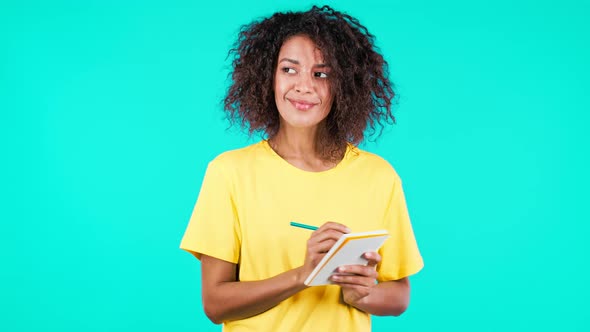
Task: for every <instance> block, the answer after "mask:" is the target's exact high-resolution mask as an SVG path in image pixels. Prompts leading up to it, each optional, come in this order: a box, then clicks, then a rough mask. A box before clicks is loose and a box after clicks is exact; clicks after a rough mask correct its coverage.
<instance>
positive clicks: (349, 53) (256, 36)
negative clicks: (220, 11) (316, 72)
mask: <svg viewBox="0 0 590 332" xmlns="http://www.w3.org/2000/svg"><path fill="white" fill-rule="evenodd" d="M297 35H304V36H307V37H309V38H310V39H311V40H312V41H313V42H314V43H315V44H316V45H317V46H318V48H319V49H320V50H321V52H322V55H323V58H324V59H325V61H326V63H327V64H328V65H329V66H330V68H331V71H330V78H329V82H330V87H331V91H332V95H333V96H334V101H333V104H332V109H331V110H330V113H329V114H328V116H327V117H326V119H325V126H324V127H323V128H321V130H320V131H318V135H320V137H318V139H317V140H316V151H317V152H318V153H319V154H320V156H322V157H323V158H325V159H326V160H336V159H338V158H339V157H341V156H342V151H343V147H345V146H346V145H347V144H348V143H350V144H353V145H358V144H360V143H361V142H362V141H363V139H364V138H365V130H366V129H367V127H369V128H371V131H372V132H373V133H374V132H375V129H376V127H377V126H380V128H383V123H384V122H385V123H395V117H394V116H393V114H392V111H391V106H392V102H393V100H394V99H393V98H394V97H395V93H394V91H393V84H392V83H391V82H390V81H389V77H388V76H389V73H388V65H387V62H386V61H385V60H384V59H383V56H382V55H381V54H379V53H378V52H377V51H376V47H375V45H374V40H375V37H374V36H373V35H372V34H370V33H369V32H368V30H367V28H365V27H364V26H363V25H361V24H360V23H359V21H358V20H357V19H356V18H353V17H351V16H349V15H347V14H345V13H341V12H338V11H336V10H334V9H332V8H330V7H328V6H323V7H321V8H319V7H316V6H313V7H312V8H311V9H310V10H309V11H306V12H295V13H294V12H285V13H275V14H274V15H272V16H271V17H269V18H265V19H263V20H261V21H254V22H252V23H250V24H247V25H244V26H242V27H241V29H240V33H239V37H238V39H237V41H236V42H235V44H234V47H233V48H232V49H231V50H230V51H229V54H228V56H229V57H230V58H231V59H232V68H233V71H232V72H231V83H230V86H229V88H228V91H227V94H226V96H225V98H224V110H225V111H226V112H227V115H228V118H229V120H230V122H231V123H240V124H241V126H242V128H245V129H248V132H249V134H250V135H252V133H254V132H258V133H262V134H266V135H267V137H269V138H272V137H273V136H274V135H276V134H277V132H278V130H279V123H280V118H279V117H280V115H279V112H278V110H277V106H276V104H275V98H274V92H273V80H274V71H275V69H276V66H277V61H278V59H277V58H278V55H279V51H280V49H281V46H282V45H283V43H284V42H285V41H286V40H287V39H289V38H290V37H293V36H297Z"/></svg>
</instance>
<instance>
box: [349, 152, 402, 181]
mask: <svg viewBox="0 0 590 332" xmlns="http://www.w3.org/2000/svg"><path fill="white" fill-rule="evenodd" d="M349 153H351V154H352V158H353V159H354V163H355V164H357V165H358V167H360V168H363V169H365V170H367V172H370V173H371V174H372V175H374V176H377V177H380V178H383V179H387V180H390V181H393V182H397V181H400V177H399V175H398V173H397V171H396V170H395V168H394V167H393V166H392V165H391V164H390V163H389V161H387V160H385V159H384V158H383V157H381V156H379V155H377V154H375V153H372V152H369V151H365V150H362V149H360V148H358V147H354V148H351V150H350V152H349Z"/></svg>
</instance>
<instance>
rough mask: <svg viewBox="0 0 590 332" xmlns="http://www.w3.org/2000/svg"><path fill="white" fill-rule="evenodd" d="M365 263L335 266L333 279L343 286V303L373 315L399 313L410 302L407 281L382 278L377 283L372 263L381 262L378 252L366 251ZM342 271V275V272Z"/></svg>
mask: <svg viewBox="0 0 590 332" xmlns="http://www.w3.org/2000/svg"><path fill="white" fill-rule="evenodd" d="M365 258H366V259H367V260H368V261H369V262H368V264H367V266H363V265H349V266H344V267H341V268H339V269H338V272H339V273H338V274H335V275H333V276H332V280H333V281H334V282H335V283H337V284H338V285H340V286H341V287H342V299H343V301H344V302H345V303H347V304H349V305H351V306H353V307H355V308H357V309H359V310H362V311H365V312H367V313H369V314H372V315H376V316H399V315H401V314H402V313H404V311H406V309H407V307H408V304H409V302H410V281H409V279H408V278H407V277H406V278H402V279H400V280H393V281H385V282H381V283H379V284H376V278H377V271H375V266H377V264H378V263H379V262H380V261H381V256H379V254H378V253H376V252H373V253H366V254H365ZM342 273H345V274H342Z"/></svg>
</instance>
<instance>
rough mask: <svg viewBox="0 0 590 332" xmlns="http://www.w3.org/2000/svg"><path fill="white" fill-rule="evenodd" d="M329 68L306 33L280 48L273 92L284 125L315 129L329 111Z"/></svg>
mask: <svg viewBox="0 0 590 332" xmlns="http://www.w3.org/2000/svg"><path fill="white" fill-rule="evenodd" d="M329 75H330V68H329V67H328V66H327V65H326V64H325V62H324V58H323V57H322V53H321V51H320V50H319V49H318V48H317V46H316V45H315V43H314V42H313V41H312V40H311V39H309V38H308V37H306V36H294V37H291V38H289V39H288V40H287V41H285V43H283V46H282V47H281V50H280V51H279V58H278V63H277V68H276V71H275V76H274V94H275V102H276V104H277V109H278V110H279V113H280V115H281V130H283V129H285V127H292V128H316V127H317V126H318V124H320V123H321V122H322V120H324V119H325V118H326V116H328V113H330V109H331V108H332V100H333V97H332V93H331V89H330V83H329Z"/></svg>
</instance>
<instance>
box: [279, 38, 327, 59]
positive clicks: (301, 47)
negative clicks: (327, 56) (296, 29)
mask: <svg viewBox="0 0 590 332" xmlns="http://www.w3.org/2000/svg"><path fill="white" fill-rule="evenodd" d="M283 57H287V58H290V59H294V60H299V61H303V60H309V61H313V62H315V63H323V61H324V57H323V54H322V51H321V50H320V49H319V47H318V46H317V45H316V43H315V42H314V41H313V40H311V38H309V37H307V36H302V35H298V36H293V37H290V38H289V39H287V40H285V42H284V43H283V45H282V46H281V50H280V51H279V59H281V58H283Z"/></svg>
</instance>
